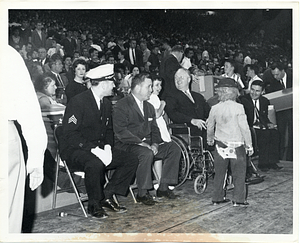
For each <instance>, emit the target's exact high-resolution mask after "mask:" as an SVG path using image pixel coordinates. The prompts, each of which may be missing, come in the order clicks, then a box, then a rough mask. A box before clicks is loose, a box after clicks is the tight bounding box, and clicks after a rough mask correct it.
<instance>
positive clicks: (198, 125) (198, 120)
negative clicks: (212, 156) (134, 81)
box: [165, 68, 210, 147]
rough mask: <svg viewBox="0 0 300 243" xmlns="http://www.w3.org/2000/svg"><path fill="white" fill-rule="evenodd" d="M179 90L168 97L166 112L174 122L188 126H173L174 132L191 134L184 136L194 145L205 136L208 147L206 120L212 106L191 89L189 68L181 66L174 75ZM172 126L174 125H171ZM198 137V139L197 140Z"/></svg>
mask: <svg viewBox="0 0 300 243" xmlns="http://www.w3.org/2000/svg"><path fill="white" fill-rule="evenodd" d="M174 80H175V86H176V88H177V90H176V91H175V92H173V93H171V94H168V96H167V97H166V107H165V110H166V113H167V115H168V117H169V118H170V120H171V121H172V122H173V123H174V124H182V125H183V124H186V125H187V128H183V127H182V126H181V127H180V126H175V127H174V126H173V129H172V133H173V134H174V135H175V134H189V135H190V136H189V138H188V135H186V136H183V135H181V137H183V138H184V139H185V140H186V142H187V143H188V144H189V143H192V144H190V145H191V146H192V147H196V146H197V145H199V144H200V143H201V141H199V139H201V138H200V137H199V136H201V137H202V138H203V141H204V147H206V139H205V137H206V132H205V129H206V125H205V121H206V119H207V117H208V115H209V111H210V106H209V105H208V103H207V102H206V100H205V98H204V97H203V96H202V95H201V94H199V93H196V92H193V91H191V90H190V89H189V86H190V82H191V75H190V72H189V71H188V70H187V69H184V68H180V69H178V70H177V72H176V73H175V76H174ZM171 127H172V126H171ZM197 138H198V140H197Z"/></svg>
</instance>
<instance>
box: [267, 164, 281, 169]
mask: <svg viewBox="0 0 300 243" xmlns="http://www.w3.org/2000/svg"><path fill="white" fill-rule="evenodd" d="M270 168H271V169H273V170H277V171H278V170H281V169H283V167H281V166H278V165H277V164H274V165H272V166H270Z"/></svg>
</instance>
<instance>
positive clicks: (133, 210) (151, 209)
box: [32, 161, 296, 242]
mask: <svg viewBox="0 0 300 243" xmlns="http://www.w3.org/2000/svg"><path fill="white" fill-rule="evenodd" d="M280 166H283V167H284V168H283V169H282V170H280V171H274V170H269V171H268V172H260V171H259V173H260V174H261V175H265V176H266V177H265V181H264V182H262V183H260V184H256V185H250V186H249V193H248V202H249V204H250V205H249V206H248V207H247V208H243V207H233V206H232V204H231V202H230V203H226V204H223V205H218V206H213V205H212V203H211V195H212V185H213V182H212V179H209V181H208V187H207V189H206V191H205V192H204V193H203V194H201V195H198V194H196V193H195V192H194V189H193V181H186V182H185V183H184V184H183V185H182V186H181V187H179V188H176V189H175V194H177V195H179V196H180V197H179V198H177V199H175V200H162V201H160V202H159V203H157V204H155V205H154V206H146V205H143V204H135V203H134V202H133V199H132V197H131V195H130V194H128V196H127V197H120V196H119V197H118V200H119V202H120V204H122V205H124V206H126V207H127V209H128V211H127V212H126V213H124V214H117V213H114V212H110V211H108V214H109V217H108V218H106V219H102V220H100V219H96V218H92V217H88V218H84V217H83V213H82V211H81V209H80V207H79V204H75V205H71V206H67V207H63V208H59V209H55V210H51V211H46V212H42V213H39V214H37V215H36V219H35V221H34V225H33V229H32V233H47V234H48V233H51V234H53V233H80V237H79V238H76V239H78V240H80V239H84V238H81V237H87V235H89V234H87V235H86V234H85V235H82V233H145V234H141V235H140V236H141V237H142V238H143V237H146V238H143V240H147V241H149V240H150V241H155V239H156V240H158V239H159V237H170V236H174V237H182V235H181V233H192V234H188V235H186V236H185V237H184V239H185V240H186V241H198V242H203V240H204V239H206V238H203V237H204V236H205V237H207V235H209V239H207V240H206V241H205V242H212V241H213V239H215V240H216V241H217V242H220V241H222V239H225V238H226V236H227V234H229V236H230V235H231V236H232V235H235V234H242V238H240V239H241V240H240V241H239V242H245V240H246V242H247V239H248V238H249V237H250V236H256V235H257V234H264V235H260V238H259V239H261V240H262V241H264V239H265V240H266V241H268V239H269V237H268V235H267V234H272V235H274V234H275V235H277V236H276V237H277V238H275V240H272V241H270V242H276V239H281V238H280V237H285V236H292V234H293V233H294V234H295V233H296V232H293V163H292V162H288V161H281V163H280ZM231 197H232V191H229V192H228V193H227V198H229V199H231ZM295 210H296V209H295ZM62 211H63V212H65V213H68V215H67V216H65V217H60V216H58V214H59V212H62ZM294 213H296V212H294ZM294 229H295V228H294ZM157 233H158V234H157ZM169 233H172V234H169ZM177 233H178V234H177ZM194 234H200V235H194ZM216 234H217V235H218V234H222V237H223V238H222V237H221V238H220V236H217V235H216ZM245 234H247V235H245ZM121 235H122V237H121V238H118V237H119V236H118V235H116V234H99V235H98V234H97V235H96V236H95V235H94V237H96V238H89V239H90V240H92V239H94V240H96V239H97V241H102V240H104V241H110V240H109V239H113V238H107V237H113V236H116V237H117V240H118V241H126V239H127V238H126V237H129V238H128V241H142V238H136V237H137V236H136V234H129V235H127V236H126V237H125V236H124V234H121ZM73 236H74V237H75V235H73ZM99 237H100V238H99ZM123 237H125V238H123ZM132 237H133V238H132ZM134 237H135V238H134ZM147 237H149V238H147ZM155 237H156V238H155ZM190 237H196V238H194V239H197V240H193V238H190ZM211 237H213V238H211ZM214 237H216V238H214ZM224 237H225V238H224ZM243 237H244V238H243ZM278 237H279V238H278ZM51 238H52V237H51ZM71 238H73V237H71ZM137 239H138V240H137ZM164 239H165V240H164V241H166V239H168V238H164ZM242 239H243V240H242ZM162 241H163V240H162ZM169 241H181V238H174V239H173V238H172V240H169ZM231 242H232V241H231ZM282 242H288V241H284V240H283V241H282Z"/></svg>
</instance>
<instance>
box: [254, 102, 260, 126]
mask: <svg viewBox="0 0 300 243" xmlns="http://www.w3.org/2000/svg"><path fill="white" fill-rule="evenodd" d="M258 121H259V113H258V108H257V100H255V101H254V123H255V122H258Z"/></svg>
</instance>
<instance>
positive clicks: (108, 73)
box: [85, 64, 115, 82]
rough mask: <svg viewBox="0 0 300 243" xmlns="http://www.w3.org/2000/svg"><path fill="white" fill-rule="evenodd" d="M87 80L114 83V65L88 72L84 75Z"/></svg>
mask: <svg viewBox="0 0 300 243" xmlns="http://www.w3.org/2000/svg"><path fill="white" fill-rule="evenodd" d="M85 76H86V77H87V78H89V79H91V80H95V81H98V82H101V81H114V76H115V75H114V65H113V64H104V65H100V66H98V67H95V68H93V69H91V70H89V71H88V72H87V73H86V75H85Z"/></svg>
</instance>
